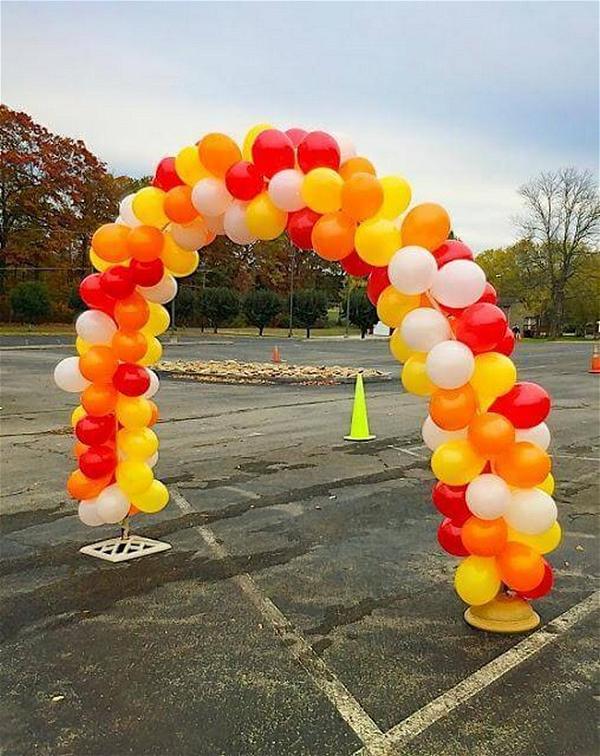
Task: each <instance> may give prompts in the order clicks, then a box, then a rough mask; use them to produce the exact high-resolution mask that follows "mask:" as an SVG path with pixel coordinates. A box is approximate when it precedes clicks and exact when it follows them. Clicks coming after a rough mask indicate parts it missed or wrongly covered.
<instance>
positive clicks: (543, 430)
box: [515, 423, 552, 450]
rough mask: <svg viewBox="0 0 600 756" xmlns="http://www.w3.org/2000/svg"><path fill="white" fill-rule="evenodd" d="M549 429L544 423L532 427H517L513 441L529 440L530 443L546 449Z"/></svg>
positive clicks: (548, 442) (548, 440) (548, 441)
mask: <svg viewBox="0 0 600 756" xmlns="http://www.w3.org/2000/svg"><path fill="white" fill-rule="evenodd" d="M551 440H552V439H551V437H550V429H549V428H548V426H547V425H546V423H540V424H539V425H534V426H533V428H521V429H519V428H517V432H516V434H515V441H530V442H531V443H532V444H537V446H539V447H541V448H542V449H544V450H546V449H547V448H548V447H549V446H550V441H551Z"/></svg>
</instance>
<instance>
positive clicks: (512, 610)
mask: <svg viewBox="0 0 600 756" xmlns="http://www.w3.org/2000/svg"><path fill="white" fill-rule="evenodd" d="M464 616H465V620H466V622H468V623H469V625H471V626H472V627H476V628H477V629H478V630H487V631H488V632H490V633H525V632H527V631H528V630H534V629H535V628H536V627H538V625H539V624H540V622H541V620H540V616H539V614H538V613H537V612H534V611H533V609H532V608H531V604H530V603H529V602H528V601H525V599H522V598H519V597H518V596H507V595H506V594H504V593H501V594H499V595H498V596H496V598H495V599H493V600H492V601H490V602H488V603H487V604H483V606H470V607H469V608H468V609H467V611H466V612H465V615H464Z"/></svg>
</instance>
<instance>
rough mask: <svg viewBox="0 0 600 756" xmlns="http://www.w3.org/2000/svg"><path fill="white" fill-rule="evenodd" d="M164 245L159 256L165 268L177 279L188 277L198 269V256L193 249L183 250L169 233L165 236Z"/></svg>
mask: <svg viewBox="0 0 600 756" xmlns="http://www.w3.org/2000/svg"><path fill="white" fill-rule="evenodd" d="M164 236H165V243H164V245H163V248H162V252H161V253H160V256H161V258H162V261H163V263H164V264H165V268H166V269H167V270H168V272H169V273H171V274H172V275H174V276H175V277H177V278H182V277H183V276H189V275H190V274H191V273H193V272H194V271H195V270H196V268H197V267H198V262H199V260H200V256H199V255H198V253H197V252H196V250H193V249H183V248H182V247H180V246H179V245H178V244H177V242H176V241H175V240H174V239H173V237H172V236H171V234H170V233H166V234H165V235H164Z"/></svg>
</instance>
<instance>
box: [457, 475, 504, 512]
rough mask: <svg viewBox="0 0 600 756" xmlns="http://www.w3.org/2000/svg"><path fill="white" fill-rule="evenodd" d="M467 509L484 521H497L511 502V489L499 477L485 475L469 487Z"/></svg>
mask: <svg viewBox="0 0 600 756" xmlns="http://www.w3.org/2000/svg"><path fill="white" fill-rule="evenodd" d="M465 498H466V501H467V507H469V509H470V510H471V512H472V513H473V514H474V515H475V516H476V517H480V518H481V519H482V520H495V519H496V518H498V517H502V515H503V514H504V513H505V512H506V509H507V507H508V505H509V504H510V501H511V493H510V488H509V487H508V486H507V485H506V483H505V482H504V481H503V480H502V478H501V477H500V476H498V475H492V474H491V473H484V474H483V475H478V476H477V477H476V478H474V479H473V480H472V481H471V482H470V483H469V485H468V486H467V490H466V494H465Z"/></svg>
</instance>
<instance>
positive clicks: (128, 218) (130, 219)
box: [119, 194, 143, 228]
mask: <svg viewBox="0 0 600 756" xmlns="http://www.w3.org/2000/svg"><path fill="white" fill-rule="evenodd" d="M134 197H135V194H128V195H127V196H126V197H123V199H122V200H121V202H120V203H119V217H120V218H121V220H122V221H123V224H124V225H125V226H129V227H130V228H136V226H142V225H143V223H142V221H140V220H138V219H137V217H136V215H135V213H134V212H133V198H134Z"/></svg>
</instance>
